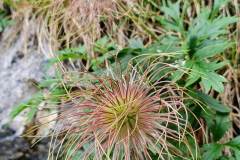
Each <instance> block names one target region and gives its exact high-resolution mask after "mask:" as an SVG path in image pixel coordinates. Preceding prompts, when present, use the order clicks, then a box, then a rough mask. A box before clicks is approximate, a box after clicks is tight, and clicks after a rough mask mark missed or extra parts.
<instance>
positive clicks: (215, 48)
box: [194, 40, 232, 59]
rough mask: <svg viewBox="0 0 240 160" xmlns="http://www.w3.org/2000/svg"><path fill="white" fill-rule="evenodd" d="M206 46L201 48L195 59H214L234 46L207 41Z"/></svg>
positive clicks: (226, 42) (218, 41) (221, 42)
mask: <svg viewBox="0 0 240 160" xmlns="http://www.w3.org/2000/svg"><path fill="white" fill-rule="evenodd" d="M205 43H206V44H205V45H204V46H203V47H201V48H199V49H198V50H197V51H196V52H195V53H194V57H196V58H198V59H204V58H208V57H213V56H215V55H216V54H219V53H221V52H223V51H224V50H225V49H227V48H229V47H230V46H232V43H229V42H228V41H222V40H221V41H220V40H216V41H206V42H205Z"/></svg>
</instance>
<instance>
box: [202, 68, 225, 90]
mask: <svg viewBox="0 0 240 160" xmlns="http://www.w3.org/2000/svg"><path fill="white" fill-rule="evenodd" d="M223 82H227V80H226V79H225V78H224V77H223V76H221V75H219V74H217V73H215V72H209V73H206V74H205V75H204V76H203V77H202V80H201V84H202V85H203V87H204V90H205V93H208V92H209V90H210V88H211V87H212V88H213V89H214V90H215V91H217V92H219V93H222V92H224V85H223Z"/></svg>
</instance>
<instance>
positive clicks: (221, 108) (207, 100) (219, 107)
mask: <svg viewBox="0 0 240 160" xmlns="http://www.w3.org/2000/svg"><path fill="white" fill-rule="evenodd" d="M189 95H190V96H192V97H193V98H195V99H198V100H200V101H201V102H203V103H204V104H205V105H207V106H209V107H210V108H212V109H213V110H215V111H218V112H220V113H229V112H230V111H231V110H230V109H229V108H228V107H227V106H225V105H223V104H221V103H220V102H219V101H217V100H216V99H214V98H212V97H210V96H209V95H207V94H204V93H202V92H200V91H193V90H192V91H190V92H189Z"/></svg>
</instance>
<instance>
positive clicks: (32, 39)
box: [0, 24, 48, 160]
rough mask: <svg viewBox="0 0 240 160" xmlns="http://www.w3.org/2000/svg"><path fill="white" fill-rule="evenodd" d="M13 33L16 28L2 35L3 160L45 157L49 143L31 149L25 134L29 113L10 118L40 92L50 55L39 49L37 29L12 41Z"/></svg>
mask: <svg viewBox="0 0 240 160" xmlns="http://www.w3.org/2000/svg"><path fill="white" fill-rule="evenodd" d="M30 25H31V24H30ZM11 32H14V29H12V30H11V29H8V30H6V31H5V32H4V33H1V35H0V99H1V100H0V160H44V159H46V158H47V157H46V155H47V152H48V147H47V143H44V142H41V143H40V144H38V145H36V146H34V147H33V148H31V145H30V144H29V142H28V141H27V140H26V139H25V138H22V137H21V134H22V133H23V131H24V130H25V125H26V116H25V113H22V114H21V115H20V116H18V117H17V118H16V119H14V120H11V119H10V118H9V113H10V112H11V110H12V109H13V107H15V106H16V105H17V104H19V103H21V102H24V101H26V100H28V99H29V98H30V97H31V96H32V95H33V94H34V93H36V91H37V88H36V85H34V84H35V83H38V82H40V81H41V80H42V79H43V78H44V75H45V73H46V72H47V70H46V67H45V66H46V62H47V57H46V56H45V55H43V54H41V53H40V52H39V51H38V48H37V47H36V46H37V41H36V36H35V35H34V31H33V32H32V31H31V30H28V31H27V32H28V36H27V39H26V35H24V34H25V33H26V32H25V33H24V32H20V33H21V34H20V35H16V38H15V39H14V40H12V41H9V37H8V35H10V34H11ZM9 33H10V34H9Z"/></svg>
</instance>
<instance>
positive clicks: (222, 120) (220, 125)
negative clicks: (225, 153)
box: [209, 114, 232, 141]
mask: <svg viewBox="0 0 240 160" xmlns="http://www.w3.org/2000/svg"><path fill="white" fill-rule="evenodd" d="M213 121H214V123H213V125H212V126H209V128H210V130H211V132H212V133H213V139H214V141H218V140H220V139H221V138H222V137H223V136H224V135H225V133H226V132H227V131H228V130H229V129H230V127H231V126H232V122H231V120H230V117H229V115H222V114H216V117H215V119H214V120H213Z"/></svg>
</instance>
